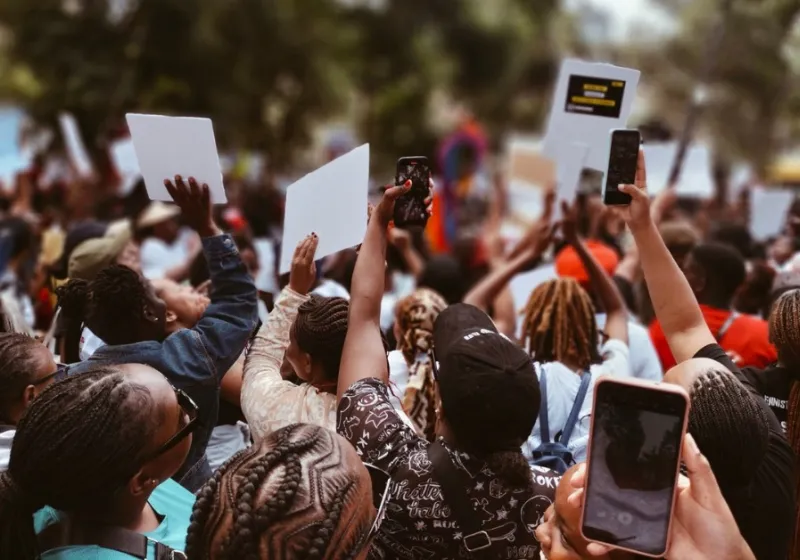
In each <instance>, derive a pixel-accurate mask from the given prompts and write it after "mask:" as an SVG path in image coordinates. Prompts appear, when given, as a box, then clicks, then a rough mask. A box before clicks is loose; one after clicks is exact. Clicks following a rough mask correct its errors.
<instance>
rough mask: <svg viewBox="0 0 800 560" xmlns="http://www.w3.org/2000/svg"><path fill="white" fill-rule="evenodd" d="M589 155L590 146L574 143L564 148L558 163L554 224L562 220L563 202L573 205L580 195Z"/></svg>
mask: <svg viewBox="0 0 800 560" xmlns="http://www.w3.org/2000/svg"><path fill="white" fill-rule="evenodd" d="M588 155H589V146H588V145H587V144H582V143H580V142H573V143H572V144H571V145H570V146H569V147H567V146H564V147H563V149H562V153H561V157H560V158H559V159H558V161H557V162H556V204H555V207H554V208H553V216H552V219H553V222H557V221H559V220H561V218H562V216H561V201H562V200H563V201H566V202H567V203H568V204H572V203H573V202H574V201H575V196H576V195H577V194H578V186H579V184H580V181H581V175H582V174H583V166H584V164H585V162H586V158H587V157H588Z"/></svg>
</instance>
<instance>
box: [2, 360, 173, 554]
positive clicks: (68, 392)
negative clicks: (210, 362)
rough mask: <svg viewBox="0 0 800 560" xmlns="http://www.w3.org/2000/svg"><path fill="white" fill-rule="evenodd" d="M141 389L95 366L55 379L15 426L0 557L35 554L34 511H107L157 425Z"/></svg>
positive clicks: (114, 371) (4, 487) (5, 485)
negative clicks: (56, 380) (50, 509)
mask: <svg viewBox="0 0 800 560" xmlns="http://www.w3.org/2000/svg"><path fill="white" fill-rule="evenodd" d="M154 408H155V407H154V406H153V401H152V400H151V397H150V393H149V391H148V390H147V388H146V387H143V386H141V385H138V384H135V383H131V382H130V381H128V380H127V379H126V377H125V376H124V375H123V374H122V373H121V372H119V370H117V369H114V368H106V367H98V368H95V369H93V370H91V371H88V372H87V373H85V374H83V375H77V376H74V377H70V378H67V379H66V380H64V381H62V382H60V383H56V384H54V385H53V386H52V387H50V388H48V389H47V390H45V391H44V392H43V393H42V394H41V395H40V396H39V397H37V398H36V399H35V400H34V401H33V402H32V404H31V406H30V407H29V408H28V411H27V413H26V414H25V416H24V417H23V418H22V420H21V421H20V422H19V424H18V426H17V432H16V434H15V436H14V445H13V447H12V450H11V461H10V463H9V467H8V471H6V472H4V473H3V474H1V475H0V558H3V559H4V560H18V559H19V560H23V559H24V560H29V559H31V558H35V557H37V550H36V548H37V546H36V536H35V534H34V528H33V513H34V512H35V511H37V510H39V509H40V508H42V507H44V506H45V505H48V506H51V507H53V508H55V509H57V510H61V511H64V512H85V511H92V510H94V509H99V508H104V507H106V506H107V505H108V502H109V500H110V499H111V497H112V495H113V494H114V492H115V491H116V490H117V489H118V488H120V487H121V486H123V485H124V484H125V483H126V482H127V481H128V480H129V479H130V477H131V476H132V475H133V474H134V473H135V472H136V469H137V468H138V466H139V461H140V460H141V459H142V457H143V454H144V453H146V452H147V445H148V443H149V442H150V440H151V439H152V436H153V434H154V432H155V429H156V425H157V422H158V420H157V418H156V419H154V416H157V415H156V414H154V413H155V410H154Z"/></svg>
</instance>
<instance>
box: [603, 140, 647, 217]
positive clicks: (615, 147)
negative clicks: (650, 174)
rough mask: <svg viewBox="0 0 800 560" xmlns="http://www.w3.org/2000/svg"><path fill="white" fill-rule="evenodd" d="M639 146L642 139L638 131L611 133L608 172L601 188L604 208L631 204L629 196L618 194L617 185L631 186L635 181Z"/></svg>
mask: <svg viewBox="0 0 800 560" xmlns="http://www.w3.org/2000/svg"><path fill="white" fill-rule="evenodd" d="M641 144H642V137H641V135H640V134H639V131H638V130H623V129H616V130H612V131H611V148H610V150H609V153H608V171H606V181H605V183H604V187H603V203H604V204H605V205H606V206H624V205H626V204H630V203H631V196H630V195H628V194H625V193H623V192H620V190H619V185H632V184H633V183H634V181H635V180H636V166H637V164H638V162H639V148H640V146H641Z"/></svg>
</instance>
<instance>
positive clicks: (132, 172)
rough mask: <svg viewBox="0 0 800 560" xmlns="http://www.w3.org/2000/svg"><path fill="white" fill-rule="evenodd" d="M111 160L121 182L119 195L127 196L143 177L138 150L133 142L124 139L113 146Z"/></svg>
mask: <svg viewBox="0 0 800 560" xmlns="http://www.w3.org/2000/svg"><path fill="white" fill-rule="evenodd" d="M111 159H112V161H113V162H114V167H116V169H117V173H119V176H120V180H121V184H120V187H119V194H121V195H122V196H126V195H128V194H129V193H130V192H131V190H132V189H133V187H134V185H135V184H136V181H138V180H139V177H141V176H142V173H141V171H139V160H138V159H136V148H134V146H133V140H132V139H130V138H123V139H122V140H117V141H116V142H114V143H113V144H111Z"/></svg>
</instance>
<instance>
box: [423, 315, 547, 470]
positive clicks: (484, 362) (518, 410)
mask: <svg viewBox="0 0 800 560" xmlns="http://www.w3.org/2000/svg"><path fill="white" fill-rule="evenodd" d="M433 348H434V354H435V357H436V360H437V368H436V369H437V382H438V384H439V394H440V396H441V399H442V410H443V412H444V416H445V418H446V419H447V422H448V424H449V425H450V427H451V428H452V430H453V432H454V433H455V436H456V438H457V439H458V442H459V445H460V446H463V447H464V448H465V451H469V452H474V453H478V454H484V455H485V454H491V453H498V452H503V451H519V448H520V446H521V445H522V443H523V442H524V441H525V440H526V439H527V438H528V436H529V435H530V433H531V431H532V430H533V426H534V425H535V424H536V418H537V417H538V415H539V405H540V400H541V394H540V392H539V380H538V378H537V377H536V371H535V370H534V367H533V362H532V360H531V358H530V356H528V354H527V353H526V352H525V351H524V350H523V349H522V348H520V347H519V346H518V345H517V344H515V343H514V342H512V341H511V340H509V339H508V338H506V337H505V336H503V335H502V334H500V333H499V332H498V331H497V328H496V327H495V326H494V323H493V322H492V320H491V318H489V316H488V315H486V313H484V312H483V311H481V310H480V309H478V308H477V307H474V306H472V305H469V304H465V303H458V304H455V305H451V306H449V307H448V308H447V309H445V310H444V311H442V312H441V313H440V314H439V316H438V317H437V318H436V322H435V323H434V326H433Z"/></svg>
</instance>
